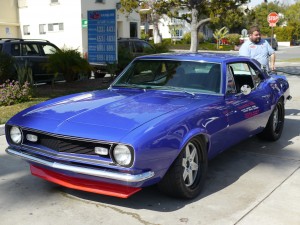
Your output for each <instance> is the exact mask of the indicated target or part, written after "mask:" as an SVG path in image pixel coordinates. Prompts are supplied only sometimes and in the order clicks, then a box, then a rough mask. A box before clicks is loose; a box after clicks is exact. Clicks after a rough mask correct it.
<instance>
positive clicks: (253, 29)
mask: <svg viewBox="0 0 300 225" xmlns="http://www.w3.org/2000/svg"><path fill="white" fill-rule="evenodd" d="M255 31H257V32H260V29H259V27H258V26H252V27H250V29H249V34H253V33H254V32H255Z"/></svg>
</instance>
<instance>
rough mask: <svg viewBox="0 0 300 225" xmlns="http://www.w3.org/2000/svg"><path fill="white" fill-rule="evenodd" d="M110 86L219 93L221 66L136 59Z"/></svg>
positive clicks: (216, 64) (193, 62) (205, 63)
mask: <svg viewBox="0 0 300 225" xmlns="http://www.w3.org/2000/svg"><path fill="white" fill-rule="evenodd" d="M112 86H113V87H130V88H143V89H164V90H172V91H174V90H175V91H184V92H200V93H201V92H211V93H220V90H221V88H220V86H221V66H220V64H218V63H209V62H195V61H173V60H136V61H134V62H133V63H132V64H131V65H130V66H129V67H128V68H127V69H126V71H125V72H124V73H123V74H122V76H121V77H119V78H118V79H117V80H116V81H115V82H114V83H113V84H112Z"/></svg>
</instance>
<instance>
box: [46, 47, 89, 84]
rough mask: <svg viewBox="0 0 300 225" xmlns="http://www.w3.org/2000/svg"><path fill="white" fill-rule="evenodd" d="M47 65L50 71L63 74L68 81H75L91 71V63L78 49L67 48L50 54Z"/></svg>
mask: <svg viewBox="0 0 300 225" xmlns="http://www.w3.org/2000/svg"><path fill="white" fill-rule="evenodd" d="M46 67H47V70H48V72H50V73H53V72H54V73H55V74H56V75H58V74H63V76H64V78H65V80H66V81H67V82H71V81H75V80H77V79H79V77H81V76H82V75H83V74H87V75H88V74H90V71H91V66H90V64H89V63H88V61H87V60H86V59H84V58H82V57H81V54H80V52H79V51H78V50H77V49H66V48H65V49H62V50H60V51H57V52H55V53H54V54H52V55H50V56H49V62H48V63H47V64H46Z"/></svg>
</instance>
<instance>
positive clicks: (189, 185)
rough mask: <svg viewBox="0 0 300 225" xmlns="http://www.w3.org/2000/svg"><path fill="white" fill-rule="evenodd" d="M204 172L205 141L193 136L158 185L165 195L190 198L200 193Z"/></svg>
mask: <svg viewBox="0 0 300 225" xmlns="http://www.w3.org/2000/svg"><path fill="white" fill-rule="evenodd" d="M206 173H207V152H206V148H205V143H204V141H203V140H201V139H198V138H193V139H191V140H190V141H189V142H188V143H187V144H186V145H185V146H184V148H183V149H182V150H181V152H180V154H179V155H178V157H177V158H176V160H175V161H174V163H173V164H172V165H171V167H170V168H169V170H168V172H167V173H166V174H165V176H164V178H163V179H162V181H161V182H160V183H159V184H158V187H159V189H160V190H161V191H162V192H164V193H166V194H167V195H170V196H173V197H179V198H187V199H192V198H195V197H197V196H198V195H199V194H200V192H201V189H202V187H203V185H204V181H205V178H206Z"/></svg>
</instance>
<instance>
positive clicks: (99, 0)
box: [95, 0, 105, 3]
mask: <svg viewBox="0 0 300 225" xmlns="http://www.w3.org/2000/svg"><path fill="white" fill-rule="evenodd" d="M95 3H105V0H95Z"/></svg>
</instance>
